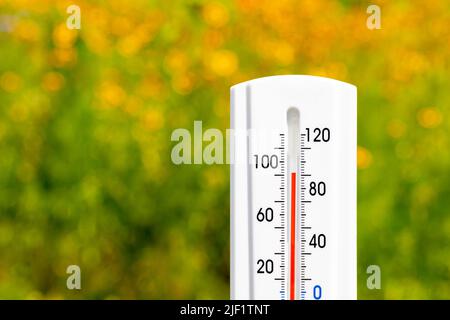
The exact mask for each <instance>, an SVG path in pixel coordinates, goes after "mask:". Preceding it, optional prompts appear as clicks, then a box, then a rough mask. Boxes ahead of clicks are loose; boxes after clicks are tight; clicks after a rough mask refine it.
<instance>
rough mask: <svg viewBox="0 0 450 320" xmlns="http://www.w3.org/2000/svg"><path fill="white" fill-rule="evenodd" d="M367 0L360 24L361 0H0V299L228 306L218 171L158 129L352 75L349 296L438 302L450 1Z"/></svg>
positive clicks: (449, 151)
mask: <svg viewBox="0 0 450 320" xmlns="http://www.w3.org/2000/svg"><path fill="white" fill-rule="evenodd" d="M74 3H75V4H77V5H79V6H80V7H81V26H82V29H81V30H79V31H77V30H69V29H68V28H67V27H66V19H67V17H68V14H67V13H66V8H67V7H68V6H69V5H70V4H74ZM374 3H375V4H379V5H380V7H381V9H382V29H381V30H372V31H371V30H368V29H367V27H366V19H367V13H366V8H367V5H368V3H366V2H365V1H348V0H346V1H330V0H320V1H319V0H305V1H294V0H292V1H291V0H282V1H273V0H235V1H202V0H185V1H155V0H153V1H144V0H134V1H125V0H110V1H85V0H77V1H49V0H41V1H25V0H0V43H1V47H0V105H1V108H0V297H1V298H11V299H16V298H27V299H36V298H43V299H52V298H69V299H71V298H74V299H81V298H91V299H97V298H99V299H105V298H123V299H130V298H140V299H153V298H157V299H164V298H175V299H179V298H206V299H209V298H228V297H229V288H228V282H229V178H228V176H229V170H228V167H227V166H225V165H223V166H207V165H192V166H175V165H173V164H172V162H171V160H170V151H171V148H172V146H173V143H172V142H171V141H170V134H171V132H172V130H173V129H175V128H179V127H185V128H191V127H192V126H193V121H194V120H203V122H204V128H206V127H215V128H220V129H226V128H227V127H228V126H229V106H228V105H229V103H228V101H229V87H230V86H231V85H233V84H235V83H238V82H241V81H245V80H248V79H252V78H257V77H262V76H267V75H273V74H313V75H321V76H327V77H332V78H337V79H340V80H343V81H347V82H350V83H353V84H355V85H357V86H358V95H359V96H358V99H359V101H358V108H359V109H358V121H359V123H358V145H359V147H358V167H359V171H358V266H359V270H358V272H359V276H358V278H359V281H358V282H359V288H358V289H359V290H358V292H359V293H358V295H359V298H362V299H367V298H386V299H404V298H405V299H429V298H440V299H449V298H450V216H449V214H450V212H449V208H450V197H449V196H448V195H449V194H450V148H449V146H450V141H449V140H450V130H449V129H450V124H449V121H448V119H449V116H450V109H449V104H450V95H449V94H448V88H449V87H450V76H449V71H450V70H449V60H450V59H449V53H450V45H449V41H448V39H449V38H450V23H449V21H450V2H448V1H440V0H418V1H406V0H405V1H404V0H399V1H395V2H394V1H374ZM70 264H77V265H79V266H80V267H81V270H82V290H81V291H69V290H67V289H66V277H67V275H66V268H67V266H68V265H70ZM371 264H376V265H379V266H380V267H381V270H382V289H381V290H373V291H370V290H368V289H367V288H366V277H367V275H366V272H365V271H366V268H367V266H368V265H371Z"/></svg>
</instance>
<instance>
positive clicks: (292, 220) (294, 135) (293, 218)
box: [287, 107, 300, 300]
mask: <svg viewBox="0 0 450 320" xmlns="http://www.w3.org/2000/svg"><path fill="white" fill-rule="evenodd" d="M287 127H288V145H287V148H288V150H287V162H288V165H287V168H288V177H287V179H288V185H289V193H288V197H287V199H288V208H289V219H288V223H287V226H288V232H287V234H288V243H289V246H288V248H289V250H288V252H289V257H288V259H287V261H289V264H288V265H289V267H288V270H289V272H288V273H287V276H288V278H289V281H287V283H288V288H289V289H288V290H289V291H288V292H289V300H295V299H296V298H297V294H296V292H297V288H296V283H297V279H296V274H297V270H296V265H297V264H296V259H297V253H298V252H299V250H298V248H296V244H297V239H296V235H297V234H298V233H297V232H296V230H297V228H298V226H297V220H298V219H297V216H298V214H297V207H298V199H297V194H298V192H297V190H298V183H297V181H298V173H299V171H298V169H299V165H298V164H299V146H300V141H299V140H300V112H299V111H298V109H297V108H294V107H291V108H289V109H288V111H287Z"/></svg>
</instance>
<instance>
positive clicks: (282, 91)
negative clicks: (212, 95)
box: [230, 75, 357, 300]
mask: <svg viewBox="0 0 450 320" xmlns="http://www.w3.org/2000/svg"><path fill="white" fill-rule="evenodd" d="M356 112H357V108H356V87H355V86H353V85H350V84H348V83H344V82H340V81H337V80H333V79H328V78H321V77H313V76H296V75H292V76H274V77H267V78H260V79H256V80H252V81H248V82H244V83H241V84H238V85H235V86H233V87H232V88H231V129H232V130H233V131H232V137H231V144H230V147H231V153H230V154H231V298H232V299H276V300H278V299H282V300H301V299H316V300H320V299H356V148H357V145H356V115H357V113H356Z"/></svg>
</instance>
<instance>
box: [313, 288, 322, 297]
mask: <svg viewBox="0 0 450 320" xmlns="http://www.w3.org/2000/svg"><path fill="white" fill-rule="evenodd" d="M313 296H314V299H316V300H320V298H322V288H321V287H320V286H314V289H313Z"/></svg>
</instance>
